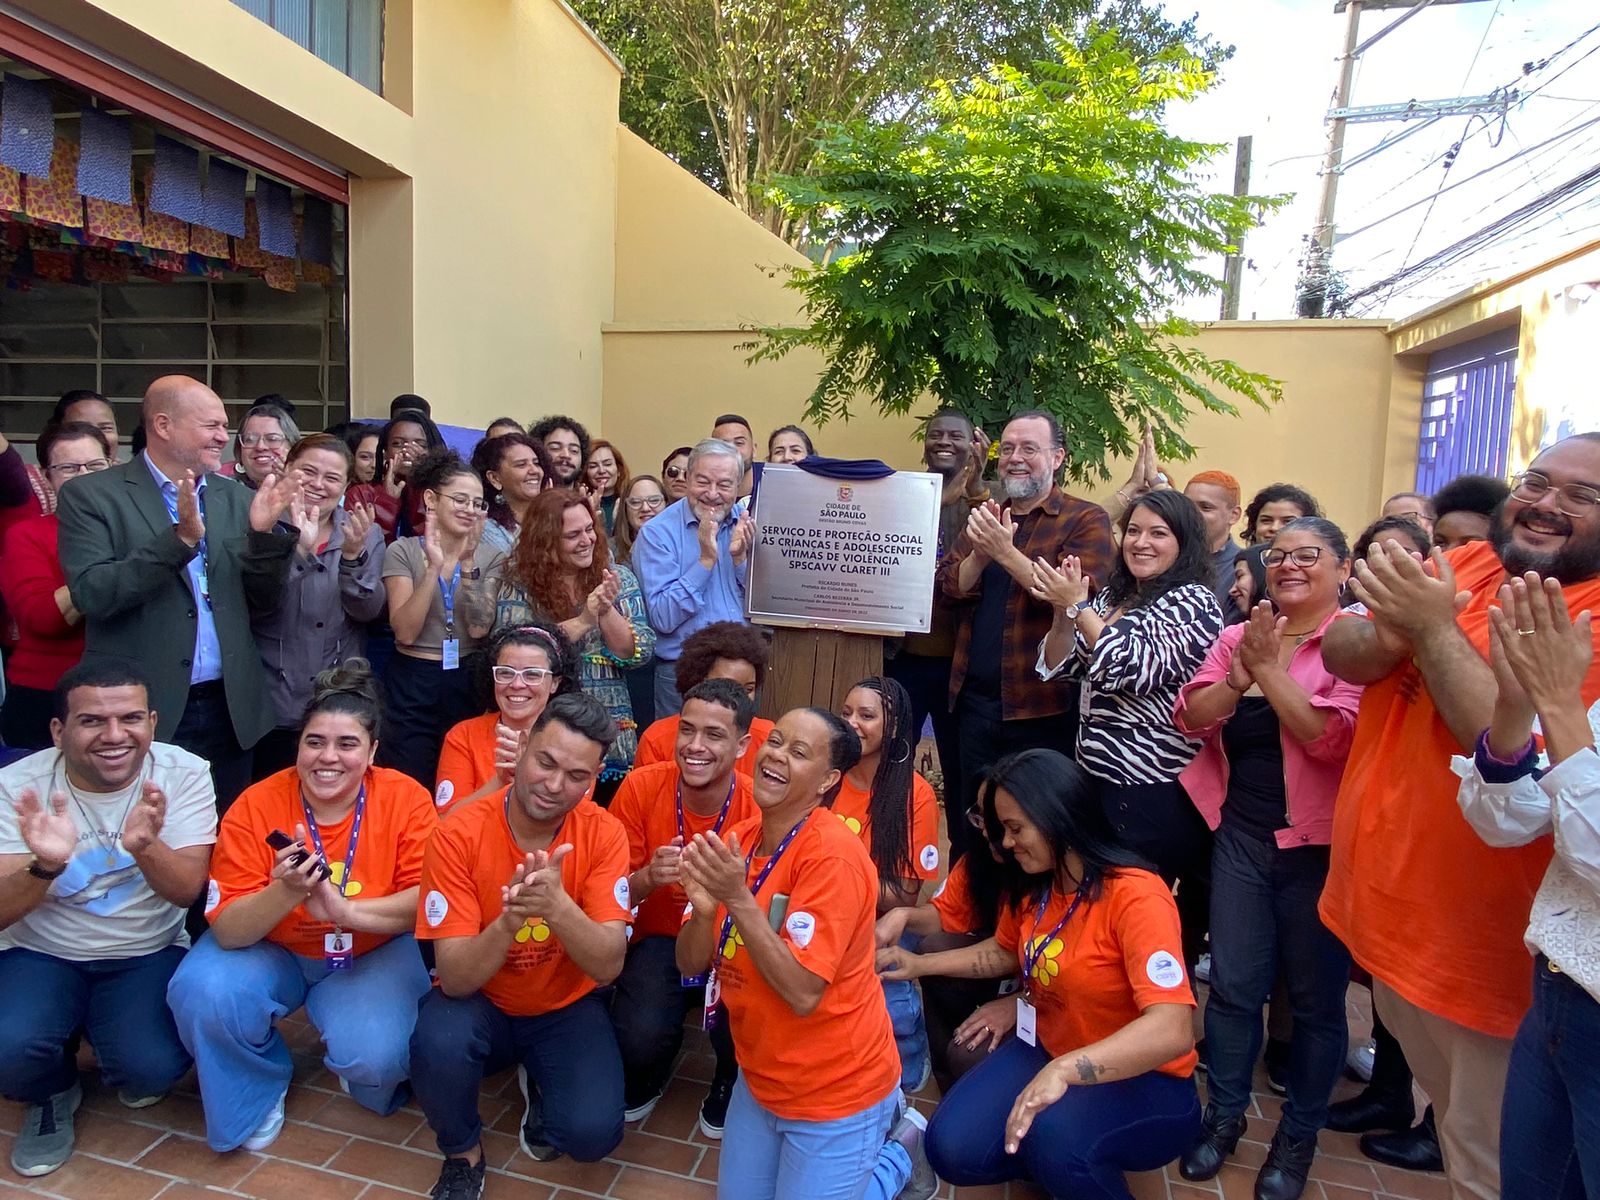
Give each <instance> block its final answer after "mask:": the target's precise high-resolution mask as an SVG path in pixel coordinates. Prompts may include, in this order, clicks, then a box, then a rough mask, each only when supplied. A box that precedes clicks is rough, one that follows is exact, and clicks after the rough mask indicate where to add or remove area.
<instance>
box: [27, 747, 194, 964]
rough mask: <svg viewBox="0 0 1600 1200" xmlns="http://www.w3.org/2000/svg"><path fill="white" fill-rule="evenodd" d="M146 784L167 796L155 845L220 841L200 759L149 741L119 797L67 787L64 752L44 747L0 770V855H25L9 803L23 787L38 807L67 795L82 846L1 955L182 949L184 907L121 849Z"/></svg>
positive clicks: (81, 955) (76, 956)
mask: <svg viewBox="0 0 1600 1200" xmlns="http://www.w3.org/2000/svg"><path fill="white" fill-rule="evenodd" d="M146 779H149V780H151V781H152V782H154V783H155V785H156V786H157V787H159V788H160V789H161V790H162V791H163V792H164V793H166V797H167V815H166V819H165V821H164V822H163V823H162V827H161V840H162V841H163V842H165V843H166V844H167V845H168V846H171V847H172V848H173V849H174V850H182V849H184V848H185V847H187V846H209V845H212V844H214V843H215V842H216V840H217V796H216V790H215V788H214V787H213V786H212V783H211V769H210V767H208V766H207V765H206V761H205V759H203V758H199V757H197V756H196V755H193V754H190V753H189V752H188V751H187V750H180V749H178V747H176V746H169V745H167V744H165V743H163V742H154V743H152V744H151V746H150V753H149V755H148V757H147V758H146V761H145V766H144V770H143V771H141V772H140V775H139V777H138V778H137V779H135V780H134V782H133V783H132V784H130V785H129V786H128V787H125V788H123V789H122V790H121V791H117V792H86V791H84V790H83V789H81V788H70V789H69V788H68V786H67V776H66V765H65V764H64V763H63V762H62V759H61V752H60V751H59V750H56V749H54V748H52V749H49V750H40V751H39V752H38V753H36V754H30V755H29V756H28V757H27V758H24V759H22V760H20V761H18V762H14V763H12V764H11V765H10V766H9V767H6V768H5V769H4V770H0V854H27V853H29V850H28V846H27V843H25V842H24V841H23V840H22V834H21V832H20V831H19V829H18V825H17V813H16V809H15V808H14V807H13V805H15V804H16V801H17V797H18V796H19V795H21V794H22V790H23V789H24V788H30V787H31V788H32V789H33V790H34V791H35V792H36V793H38V796H39V802H40V803H41V804H49V803H50V795H51V793H52V792H62V793H65V794H66V796H67V797H68V799H67V815H68V816H70V817H71V818H72V823H73V824H74V825H76V826H77V828H78V848H77V850H76V851H74V853H73V855H72V860H71V861H70V862H69V863H68V864H67V869H66V871H65V872H63V873H62V875H61V877H60V878H58V879H56V880H55V881H54V882H53V883H51V885H50V890H49V891H48V892H46V893H45V898H44V900H43V902H42V903H41V904H40V905H39V906H38V907H37V908H35V909H34V910H33V911H32V912H30V913H29V914H28V915H27V916H25V917H23V918H22V919H21V920H19V921H16V922H13V923H12V924H11V925H10V926H8V927H7V928H5V929H3V930H0V950H9V949H10V948H11V947H13V946H21V947H24V948H25V949H28V950H35V951H38V952H39V953H40V954H49V955H53V956H54V957H56V958H65V959H69V960H71V961H73V962H87V961H91V960H93V959H102V958H116V959H120V958H136V957H138V956H140V955H143V954H153V953H155V952H156V951H157V950H163V949H165V948H166V947H168V946H171V945H174V944H176V945H179V946H187V945H188V944H189V935H188V934H187V933H186V932H185V931H184V928H183V918H184V910H183V909H181V908H179V907H177V906H176V905H174V904H170V903H168V902H167V901H166V900H163V899H162V898H161V897H160V896H158V895H157V894H156V893H155V891H154V890H153V889H152V888H151V887H150V885H149V883H147V882H146V881H145V877H144V873H143V872H142V871H140V870H139V866H138V864H137V863H135V862H134V861H133V855H131V854H129V853H128V852H127V851H126V850H124V849H123V848H122V823H123V821H124V820H125V819H126V814H127V812H128V809H129V806H130V803H131V802H132V801H134V798H135V797H136V796H137V795H138V794H139V793H140V791H141V790H142V789H143V787H144V782H145V780H146Z"/></svg>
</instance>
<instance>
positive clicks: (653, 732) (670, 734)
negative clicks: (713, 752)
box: [633, 714, 772, 776]
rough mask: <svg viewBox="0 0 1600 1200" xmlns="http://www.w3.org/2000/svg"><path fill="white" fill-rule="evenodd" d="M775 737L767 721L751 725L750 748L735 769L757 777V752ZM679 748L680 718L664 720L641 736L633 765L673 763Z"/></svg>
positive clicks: (759, 720) (761, 719) (757, 721)
mask: <svg viewBox="0 0 1600 1200" xmlns="http://www.w3.org/2000/svg"><path fill="white" fill-rule="evenodd" d="M771 733H772V722H771V721H769V720H767V719H766V718H765V717H756V718H754V719H753V720H752V721H751V722H750V745H749V747H748V748H747V749H746V750H745V752H744V753H743V754H741V755H740V756H739V761H738V762H736V763H734V764H733V769H734V770H735V771H738V772H739V773H740V774H741V775H752V776H753V775H754V774H755V773H756V751H757V750H759V749H760V748H761V747H762V746H763V745H765V744H766V741H767V737H768V735H770V734H771ZM677 745H678V718H677V716H676V714H674V715H673V716H670V717H662V718H661V719H660V720H659V721H654V722H652V723H651V725H650V727H649V728H648V729H646V730H645V731H644V732H643V733H642V734H640V735H639V752H638V753H637V754H635V755H634V756H633V765H634V766H636V767H648V766H649V765H650V764H651V763H658V762H672V761H673V751H674V750H675V749H676V748H677Z"/></svg>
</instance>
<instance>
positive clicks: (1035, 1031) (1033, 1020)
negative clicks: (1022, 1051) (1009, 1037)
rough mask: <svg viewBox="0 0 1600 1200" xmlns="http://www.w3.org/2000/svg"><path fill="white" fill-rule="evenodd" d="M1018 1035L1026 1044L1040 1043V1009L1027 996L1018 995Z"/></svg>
mask: <svg viewBox="0 0 1600 1200" xmlns="http://www.w3.org/2000/svg"><path fill="white" fill-rule="evenodd" d="M1017 1036H1018V1037H1019V1038H1021V1039H1022V1043H1023V1045H1025V1046H1035V1045H1038V1043H1039V1010H1038V1009H1037V1008H1035V1007H1034V1006H1033V1005H1031V1004H1029V1003H1028V998H1027V997H1026V996H1020V995H1019V996H1018V997H1017Z"/></svg>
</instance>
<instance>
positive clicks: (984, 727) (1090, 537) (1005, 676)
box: [938, 411, 1116, 805]
mask: <svg viewBox="0 0 1600 1200" xmlns="http://www.w3.org/2000/svg"><path fill="white" fill-rule="evenodd" d="M1065 459H1066V443H1065V440H1064V439H1063V437H1062V432H1061V425H1060V423H1059V422H1058V421H1057V420H1056V419H1055V417H1053V416H1051V415H1050V414H1049V413H1044V412H1038V411H1030V412H1024V413H1019V414H1018V415H1017V416H1015V417H1012V418H1011V420H1010V421H1008V422H1007V423H1006V427H1005V430H1004V432H1003V433H1002V434H1001V435H1000V461H999V469H1000V487H1001V489H1002V491H1003V492H1004V495H1005V498H1006V499H1005V503H1003V504H997V503H995V502H994V501H992V500H991V501H990V502H989V503H987V504H984V505H982V506H980V507H978V508H975V509H973V510H972V514H971V516H970V517H968V519H967V528H966V530H965V532H963V533H962V534H961V536H960V537H959V538H958V539H957V540H956V545H955V549H954V550H953V551H952V552H951V553H950V554H949V555H948V556H946V558H945V559H944V561H943V563H941V564H940V567H939V581H938V587H939V590H940V591H941V592H942V593H943V595H944V596H945V598H946V599H947V600H948V601H949V602H950V603H951V604H953V605H954V606H955V607H956V611H957V613H958V616H959V621H960V625H959V628H958V630H957V633H956V650H955V660H954V663H953V665H952V668H951V671H950V707H951V711H952V712H954V713H955V714H956V722H957V725H958V727H959V730H960V745H961V794H962V797H963V803H964V804H965V805H970V804H972V802H973V801H974V800H976V799H977V794H978V781H979V780H980V779H982V777H983V773H984V772H985V771H986V770H988V768H989V767H990V766H991V765H992V764H993V763H995V762H996V761H998V760H999V759H1000V758H1003V757H1004V756H1005V755H1007V754H1010V753H1012V752H1013V751H1016V750H1027V749H1033V748H1036V747H1044V748H1049V749H1052V750H1059V751H1061V752H1062V753H1063V754H1066V755H1069V756H1070V755H1071V754H1072V752H1073V748H1074V744H1075V743H1076V740H1077V732H1078V686H1077V684H1076V683H1075V682H1070V681H1064V680H1060V679H1057V680H1052V681H1049V682H1046V681H1044V680H1041V679H1040V678H1039V676H1038V673H1037V672H1036V671H1035V670H1034V662H1035V660H1036V659H1037V658H1038V655H1039V643H1040V641H1042V640H1043V638H1044V635H1045V634H1046V633H1048V632H1049V630H1050V622H1051V619H1052V616H1053V613H1052V610H1051V608H1050V605H1049V604H1048V603H1047V602H1046V601H1043V600H1036V599H1034V598H1033V596H1032V595H1031V594H1030V592H1029V586H1030V584H1031V583H1032V580H1033V562H1034V559H1036V558H1043V559H1045V560H1046V561H1048V562H1049V563H1050V564H1051V565H1052V566H1055V565H1058V564H1059V563H1060V562H1061V560H1062V559H1063V558H1064V557H1065V556H1066V555H1068V554H1074V555H1077V557H1078V559H1079V560H1080V561H1081V562H1082V564H1083V572H1084V574H1085V575H1089V576H1092V577H1093V579H1094V581H1095V583H1096V584H1102V583H1104V582H1105V580H1106V577H1107V575H1108V573H1109V572H1110V570H1111V563H1112V555H1113V554H1115V552H1116V550H1115V546H1114V544H1113V542H1112V540H1111V518H1110V517H1108V516H1107V515H1106V511H1105V509H1103V508H1101V507H1100V506H1099V505H1098V504H1091V503H1090V502H1088V501H1086V500H1079V499H1077V498H1076V497H1074V496H1069V495H1067V494H1066V493H1065V492H1063V491H1062V490H1061V489H1060V487H1059V486H1057V479H1058V478H1059V476H1060V473H1061V464H1062V462H1063V461H1064V460H1065ZM950 782H954V781H950ZM947 786H948V784H947Z"/></svg>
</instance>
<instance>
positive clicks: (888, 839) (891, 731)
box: [850, 675, 917, 887]
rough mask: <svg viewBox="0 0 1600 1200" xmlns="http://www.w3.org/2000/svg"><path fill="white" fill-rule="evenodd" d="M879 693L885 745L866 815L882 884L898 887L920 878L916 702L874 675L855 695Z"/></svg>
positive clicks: (896, 683) (901, 688)
mask: <svg viewBox="0 0 1600 1200" xmlns="http://www.w3.org/2000/svg"><path fill="white" fill-rule="evenodd" d="M856 688H866V689H867V690H868V691H870V692H876V693H877V694H878V698H879V700H880V701H881V702H882V705H883V741H882V742H881V743H880V745H879V746H878V769H877V771H875V772H874V773H873V776H872V793H871V796H870V798H869V799H868V801H867V816H868V819H869V820H870V821H871V824H872V861H873V863H874V864H875V865H876V866H877V868H878V878H879V880H881V881H882V882H883V883H886V884H890V885H892V886H895V887H898V886H900V885H901V884H902V883H904V882H905V881H906V880H908V879H915V878H916V877H917V868H916V864H915V863H914V862H913V861H912V858H911V791H912V788H913V786H914V784H915V782H916V774H917V771H916V767H915V766H914V765H913V763H912V761H911V757H912V751H913V750H914V749H915V748H916V747H915V746H914V745H913V742H912V739H913V737H914V735H915V734H916V730H914V729H912V728H911V697H910V695H909V694H908V693H907V692H906V689H905V685H904V684H902V683H901V682H900V681H899V680H898V679H889V678H886V677H885V676H882V675H869V676H868V677H867V678H865V679H863V680H861V681H860V682H858V683H857V684H855V686H854V687H852V688H851V689H850V690H851V691H855V689H856Z"/></svg>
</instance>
